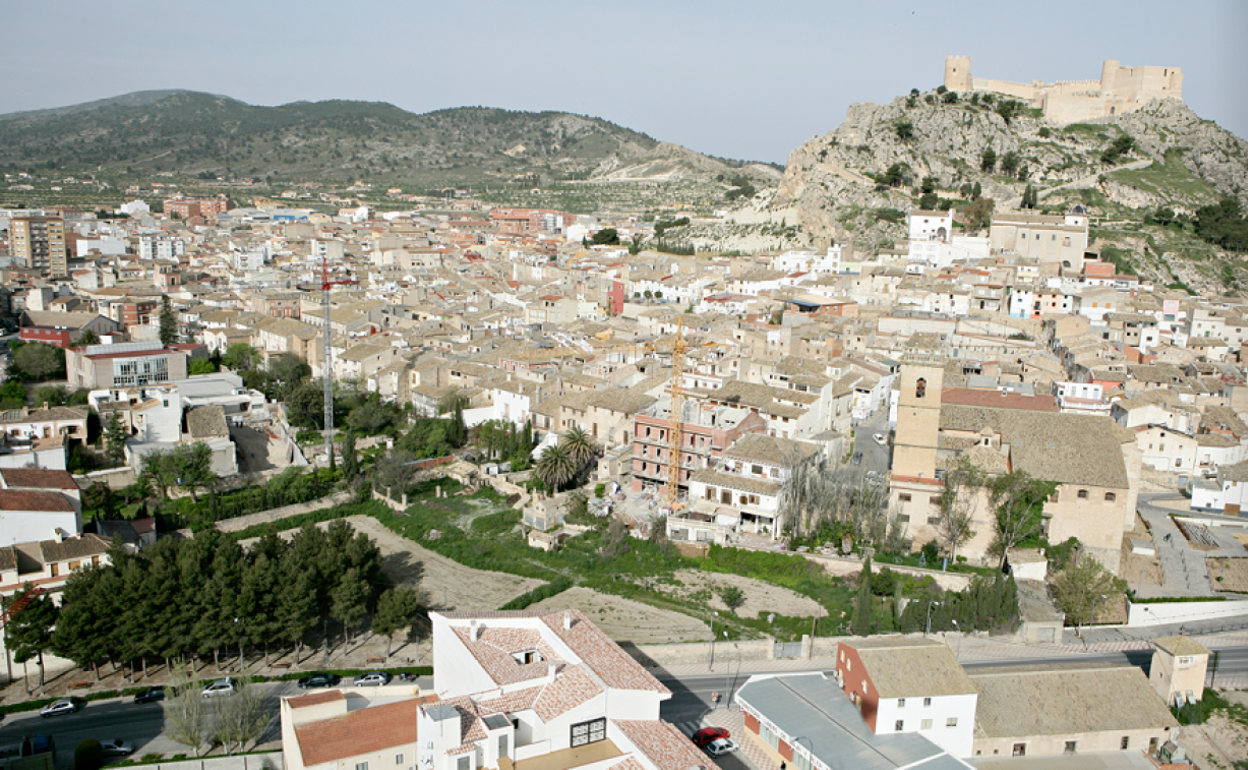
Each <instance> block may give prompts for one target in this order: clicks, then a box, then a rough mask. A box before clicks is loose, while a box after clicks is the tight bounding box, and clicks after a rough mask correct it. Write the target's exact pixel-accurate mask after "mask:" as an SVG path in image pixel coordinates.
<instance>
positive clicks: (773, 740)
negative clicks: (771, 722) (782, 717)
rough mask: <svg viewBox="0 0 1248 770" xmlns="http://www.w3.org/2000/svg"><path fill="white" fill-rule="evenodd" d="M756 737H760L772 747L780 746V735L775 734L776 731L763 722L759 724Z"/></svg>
mask: <svg viewBox="0 0 1248 770" xmlns="http://www.w3.org/2000/svg"><path fill="white" fill-rule="evenodd" d="M758 737H760V738H762V739H763V743H765V744H767V745H768V746H770V747H772V748H773V749H774V748H778V747H779V746H780V736H778V735H776V731H775V730H772V729H771V728H770V727H769V726H768V725H767V723H765V722H764V723H763V724H760V725H759V728H758Z"/></svg>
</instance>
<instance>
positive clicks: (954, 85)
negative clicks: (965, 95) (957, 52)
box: [945, 56, 974, 91]
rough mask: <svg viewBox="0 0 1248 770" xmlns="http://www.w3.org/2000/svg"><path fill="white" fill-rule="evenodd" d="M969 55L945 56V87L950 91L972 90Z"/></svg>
mask: <svg viewBox="0 0 1248 770" xmlns="http://www.w3.org/2000/svg"><path fill="white" fill-rule="evenodd" d="M973 85H974V84H973V82H972V80H971V57H969V56H946V57H945V88H947V89H949V90H950V91H972V90H974V88H973Z"/></svg>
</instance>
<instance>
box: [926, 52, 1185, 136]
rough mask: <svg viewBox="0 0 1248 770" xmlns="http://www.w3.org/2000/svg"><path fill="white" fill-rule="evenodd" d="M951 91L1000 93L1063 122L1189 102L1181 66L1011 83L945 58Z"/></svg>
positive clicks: (1111, 66)
mask: <svg viewBox="0 0 1248 770" xmlns="http://www.w3.org/2000/svg"><path fill="white" fill-rule="evenodd" d="M945 88H947V89H949V90H950V91H994V92H996V93H1000V94H1008V95H1009V96H1013V97H1014V98H1016V99H1020V100H1022V101H1024V102H1027V104H1028V105H1030V106H1032V107H1039V108H1040V109H1042V110H1044V116H1045V117H1046V118H1048V119H1049V120H1052V121H1055V122H1057V123H1077V122H1078V121H1081V120H1088V119H1089V118H1100V117H1105V116H1107V115H1117V114H1119V113H1122V112H1135V111H1136V110H1138V109H1139V108H1140V107H1142V106H1144V105H1145V104H1146V103H1147V102H1148V101H1149V100H1150V99H1179V100H1182V99H1183V71H1182V70H1180V69H1179V68H1177V67H1124V66H1122V65H1121V64H1119V63H1118V62H1116V61H1114V60H1112V59H1111V60H1109V61H1107V62H1105V63H1104V64H1103V65H1102V66H1101V79H1100V80H1068V81H1058V82H1056V83H1042V82H1040V81H1039V80H1033V81H1031V83H1011V82H1009V81H1007V80H989V79H987V78H977V77H971V57H969V56H948V57H945Z"/></svg>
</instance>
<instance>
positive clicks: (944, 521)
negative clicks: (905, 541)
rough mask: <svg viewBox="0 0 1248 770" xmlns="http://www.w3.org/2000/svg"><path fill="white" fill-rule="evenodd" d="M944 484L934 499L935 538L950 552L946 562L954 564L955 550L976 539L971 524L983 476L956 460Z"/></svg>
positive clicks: (956, 552) (971, 467)
mask: <svg viewBox="0 0 1248 770" xmlns="http://www.w3.org/2000/svg"><path fill="white" fill-rule="evenodd" d="M944 481H945V487H944V489H942V490H941V492H940V495H939V496H937V498H936V508H937V510H938V511H939V513H938V514H937V521H936V537H937V538H939V540H940V542H941V543H942V544H944V546H945V548H947V549H948V550H949V561H951V562H953V563H955V564H956V563H957V561H958V548H959V547H960V546H962V545H963V544H964V543H966V542H967V541H968V540H970V539H971V538H973V537H975V530H973V529H971V524H972V522H974V520H975V509H976V508H977V507H978V503H979V490H980V487H982V486H983V485H984V477H983V474H982V473H981V472H980V470H979V469H978V468H976V467H975V466H974V465H972V464H971V462H970V461H969V460H967V459H966V458H965V457H959V458H958V459H957V461H956V462H955V463H954V465H953V467H952V468H949V469H948V470H947V472H946V473H945V479H944Z"/></svg>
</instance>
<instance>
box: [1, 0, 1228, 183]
mask: <svg viewBox="0 0 1248 770" xmlns="http://www.w3.org/2000/svg"><path fill="white" fill-rule="evenodd" d="M1024 7H1026V8H1030V9H1031V10H1029V11H1027V12H1025V13H1024V12H1022V11H1021V9H1022V8H1024ZM0 18H2V19H3V21H4V27H5V34H4V43H3V45H0V73H3V74H2V75H0V83H3V85H2V86H0V113H4V112H13V111H17V110H31V109H40V108H46V107H59V106H64V105H68V104H75V103H78V102H84V101H90V100H93V99H100V98H104V97H108V96H116V95H118V94H122V93H127V92H129V91H139V90H146V89H157V88H186V89H192V90H197V91H208V92H212V93H219V94H225V95H228V96H232V97H234V98H237V99H241V100H243V101H245V102H249V103H251V104H264V105H275V104H283V103H286V102H292V101H298V100H309V101H316V100H321V99H359V100H367V101H386V102H391V103H393V104H395V105H398V106H399V107H402V108H404V109H407V110H411V111H413V112H427V111H430V110H436V109H441V108H445V107H458V106H463V105H485V106H491V107H503V108H507V109H514V110H563V111H568V112H577V113H582V114H586V115H594V116H598V117H602V118H606V119H608V120H611V121H614V122H616V123H619V124H621V125H624V126H627V127H629V128H632V129H635V130H638V131H643V132H645V133H647V134H649V135H650V136H653V137H655V138H656V139H661V140H666V141H672V142H677V143H679V144H683V145H685V146H687V147H689V148H691V149H694V150H698V151H700V152H706V153H711V154H715V155H721V156H725V157H731V158H748V159H756V160H768V161H777V162H784V161H785V160H786V159H787V158H788V154H789V152H790V151H791V150H793V149H794V148H796V147H797V146H798V145H800V144H801V143H802V142H804V141H805V140H807V139H809V138H810V137H811V136H814V135H817V134H824V133H826V132H828V131H830V130H832V129H833V128H835V127H836V126H837V125H839V124H840V122H841V121H842V120H844V117H845V109H846V107H848V106H849V105H850V104H851V103H852V102H856V101H875V102H884V101H888V100H890V99H892V98H893V97H895V96H897V95H900V94H903V93H906V92H908V91H909V90H910V89H911V88H915V87H917V88H932V87H934V86H936V85H939V84H940V82H941V80H942V77H943V67H944V58H945V56H946V55H949V54H966V55H970V56H971V57H973V61H974V65H973V71H974V72H975V74H977V75H980V76H983V77H992V78H999V79H1005V80H1021V81H1031V80H1033V79H1039V80H1045V81H1053V80H1079V79H1088V78H1093V79H1095V78H1099V77H1100V72H1101V62H1102V61H1103V60H1104V59H1117V60H1119V61H1121V62H1122V63H1123V64H1124V65H1141V64H1153V65H1162V66H1174V67H1181V68H1182V69H1183V72H1184V78H1185V79H1184V84H1183V94H1184V97H1185V101H1186V102H1187V103H1188V105H1189V106H1191V107H1192V108H1193V109H1194V110H1195V111H1196V112H1197V113H1198V114H1199V115H1200V116H1201V117H1203V118H1207V119H1212V120H1216V121H1217V122H1218V123H1220V124H1221V125H1222V126H1224V127H1226V128H1228V129H1230V130H1231V131H1233V132H1235V133H1236V134H1238V135H1239V136H1241V137H1245V136H1248V96H1246V94H1248V82H1245V81H1246V80H1248V46H1245V45H1244V43H1243V40H1244V38H1245V36H1248V2H1244V0H1184V2H1180V3H1174V2H1155V1H1154V0H1132V1H1131V2H1116V1H1111V0H1099V1H1098V0H1085V1H1083V2H1077V3H1076V2H1065V0H1046V2H1041V3H1028V4H1026V5H1024V4H1023V3H1021V2H1018V1H1017V0H1006V1H1003V0H997V1H996V2H987V1H983V2H977V1H975V0H962V1H958V0H951V1H949V2H942V3H933V2H919V1H918V0H911V2H907V3H897V2H890V3H885V2H870V1H869V0H867V1H865V2H864V1H862V0H859V1H858V2H853V3H846V2H830V1H829V0H823V1H822V2H819V1H817V0H810V1H809V2H792V1H791V0H767V1H766V2H744V1H742V0H718V1H717V2H680V0H667V1H666V2H651V0H633V1H632V2H625V3H599V2H592V0H591V1H589V2H587V1H586V0H578V1H576V2H558V1H551V2H547V1H545V0H534V1H532V2H494V0H476V2H440V3H430V2H423V1H422V0H372V1H368V0H355V1H354V2H352V1H350V0H337V1H336V2H325V1H324V0H302V1H301V2H287V0H250V1H249V2H237V1H236V0H216V1H215V2H210V3H195V4H191V3H185V2H178V0H172V1H171V0H114V1H113V2H108V3H101V2H97V1H96V0H69V1H68V2H46V1H45V2H41V1H39V0H34V1H28V2H16V1H11V2H7V3H3V4H0Z"/></svg>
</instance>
